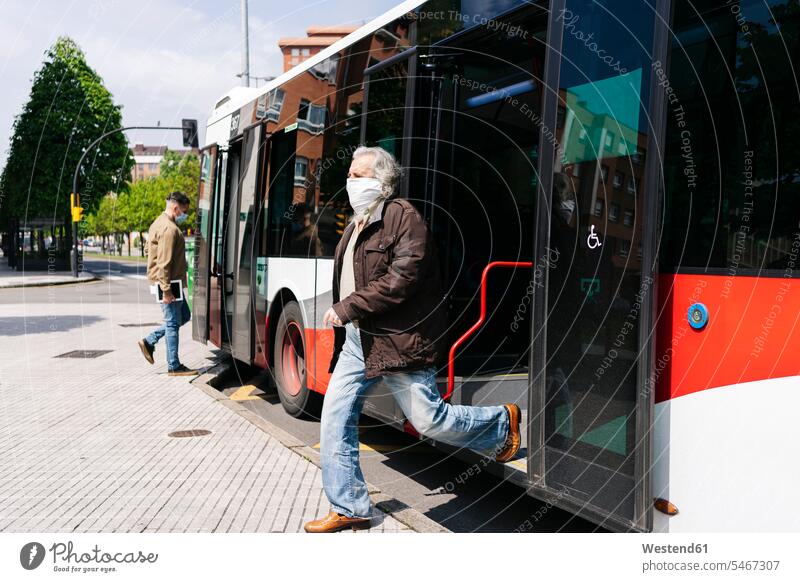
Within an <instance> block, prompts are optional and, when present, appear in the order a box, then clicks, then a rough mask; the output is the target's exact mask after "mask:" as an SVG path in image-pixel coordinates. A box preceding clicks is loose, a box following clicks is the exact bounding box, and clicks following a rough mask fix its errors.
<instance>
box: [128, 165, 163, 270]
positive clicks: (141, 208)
mask: <svg viewBox="0 0 800 582" xmlns="http://www.w3.org/2000/svg"><path fill="white" fill-rule="evenodd" d="M170 191H171V190H169V189H168V184H167V182H166V180H165V179H164V178H163V177H160V176H159V177H157V178H150V179H149V180H139V181H138V182H134V183H133V184H131V185H130V186H129V187H128V190H127V191H126V192H125V193H124V194H122V195H121V196H120V214H121V216H122V217H123V218H122V221H121V222H124V224H125V228H127V229H128V254H130V233H131V232H136V233H138V235H139V247H140V252H141V255H142V256H144V236H143V233H144V232H146V231H147V230H148V229H149V228H150V225H151V224H152V223H153V221H154V220H155V219H156V218H158V215H159V214H161V213H162V212H164V206H165V198H166V194H168V193H169V192H170Z"/></svg>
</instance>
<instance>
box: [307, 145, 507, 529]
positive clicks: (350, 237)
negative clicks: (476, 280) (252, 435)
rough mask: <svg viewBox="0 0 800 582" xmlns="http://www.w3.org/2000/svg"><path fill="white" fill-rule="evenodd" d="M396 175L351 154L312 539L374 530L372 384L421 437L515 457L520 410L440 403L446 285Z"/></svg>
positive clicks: (367, 152) (380, 162)
mask: <svg viewBox="0 0 800 582" xmlns="http://www.w3.org/2000/svg"><path fill="white" fill-rule="evenodd" d="M400 173H401V172H400V168H399V166H398V164H397V162H396V161H395V159H394V157H393V156H392V155H391V154H390V153H389V152H387V151H386V150H383V149H381V148H377V147H373V148H368V147H360V148H358V149H357V150H356V151H355V152H354V153H353V162H352V164H351V166H350V171H349V173H348V180H347V196H348V200H349V201H350V205H351V207H352V208H353V211H354V213H355V214H354V217H353V220H352V222H351V223H350V224H349V225H348V226H347V228H346V229H345V230H344V233H343V234H342V238H341V240H340V241H339V244H338V245H337V247H336V252H335V254H334V261H333V262H334V267H333V293H332V306H331V307H330V309H328V310H327V311H326V312H325V315H324V316H323V323H324V324H325V325H326V326H328V325H332V326H334V336H335V339H334V349H333V357H332V359H331V364H330V368H329V371H330V372H332V376H331V379H330V382H329V383H328V389H327V392H326V393H325V400H324V405H323V409H322V423H321V428H320V454H321V460H322V481H323V486H324V488H325V494H326V495H327V497H328V501H329V502H330V504H331V512H330V513H329V514H328V515H327V516H325V517H324V518H322V519H319V520H315V521H311V522H309V523H307V524H306V525H305V529H306V531H308V532H312V533H326V532H334V531H339V530H342V529H351V528H352V529H363V528H368V527H370V525H371V522H370V515H371V513H372V506H371V503H370V499H369V494H368V493H367V486H366V482H365V480H364V476H363V474H362V473H361V468H360V465H359V460H358V447H359V444H358V418H359V416H360V414H361V406H362V404H363V396H364V393H365V392H366V391H367V389H368V388H369V387H370V386H372V385H373V384H375V383H376V382H377V381H378V380H381V379H382V380H383V382H384V384H385V385H386V386H387V387H388V388H389V389H390V391H391V392H392V395H393V396H394V398H395V400H397V403H398V404H399V405H400V408H401V409H402V410H403V413H404V415H405V417H406V418H407V419H408V420H409V421H410V422H411V424H412V425H413V426H414V428H415V429H416V430H417V431H419V432H420V433H421V434H423V435H425V436H427V437H430V438H433V439H436V440H438V441H441V442H444V443H447V444H450V445H454V446H458V447H465V448H469V449H473V450H476V451H480V452H483V453H484V454H487V455H490V456H492V457H494V458H495V459H496V460H497V461H499V462H507V461H510V460H511V459H513V458H514V455H515V454H516V453H517V451H518V449H519V444H520V433H519V421H520V409H519V407H518V406H517V405H515V404H506V405H503V406H483V407H480V406H458V407H453V406H451V405H450V404H448V403H446V402H444V401H443V400H442V398H441V396H440V394H439V390H438V387H437V386H436V369H437V368H436V366H437V362H438V360H439V356H440V354H441V353H442V351H443V350H442V348H443V346H441V345H440V344H441V340H442V339H443V338H444V335H445V330H446V328H447V314H446V310H445V309H444V307H443V305H442V297H443V293H444V292H443V286H442V282H441V278H440V273H439V265H438V261H437V258H436V255H435V245H434V243H433V239H432V236H431V233H430V231H429V230H428V228H427V225H426V224H425V221H424V219H423V218H422V216H421V215H420V214H419V212H418V211H417V210H416V208H415V207H414V206H413V205H412V204H411V203H410V202H409V201H408V200H405V199H402V198H398V197H397V196H396V187H397V183H398V180H399V178H400ZM411 195H412V196H413V193H412V194H411Z"/></svg>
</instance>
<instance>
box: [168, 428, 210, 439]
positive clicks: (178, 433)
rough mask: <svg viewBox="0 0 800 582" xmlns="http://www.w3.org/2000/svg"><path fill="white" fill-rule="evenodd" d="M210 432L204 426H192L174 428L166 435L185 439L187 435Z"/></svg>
mask: <svg viewBox="0 0 800 582" xmlns="http://www.w3.org/2000/svg"><path fill="white" fill-rule="evenodd" d="M209 434H211V431H210V430H206V429H204V428H193V429H191V430H176V431H174V432H171V433H169V434H168V435H167V436H168V437H172V438H174V439H185V438H187V437H199V436H206V435H209Z"/></svg>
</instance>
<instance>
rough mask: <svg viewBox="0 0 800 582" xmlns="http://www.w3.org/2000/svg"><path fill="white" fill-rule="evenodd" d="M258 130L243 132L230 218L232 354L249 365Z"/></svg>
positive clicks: (250, 356)
mask: <svg viewBox="0 0 800 582" xmlns="http://www.w3.org/2000/svg"><path fill="white" fill-rule="evenodd" d="M261 129H262V127H261V125H256V126H254V127H252V128H251V129H248V130H246V131H245V132H244V139H243V141H242V162H241V171H240V174H241V180H240V182H239V188H238V196H237V198H238V204H237V212H236V214H235V215H234V216H233V220H234V221H235V222H236V238H235V241H236V244H235V246H234V249H235V251H236V252H235V255H234V261H236V262H235V263H234V264H232V265H231V271H232V272H233V273H234V274H235V276H234V280H233V287H234V301H233V303H234V309H233V315H232V325H233V334H232V342H231V352H232V353H233V357H235V358H236V359H238V360H241V361H242V362H248V363H249V362H251V361H252V359H253V348H254V345H253V333H252V330H253V319H254V318H253V315H254V312H253V297H254V295H255V289H254V286H253V281H254V275H255V273H254V269H255V265H254V264H253V259H254V255H255V251H256V249H255V229H254V224H255V215H256V203H257V200H258V196H257V190H258V178H259V163H258V162H259V159H260V155H259V152H260V147H261V145H262V141H261Z"/></svg>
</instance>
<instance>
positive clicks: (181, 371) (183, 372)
mask: <svg viewBox="0 0 800 582" xmlns="http://www.w3.org/2000/svg"><path fill="white" fill-rule="evenodd" d="M198 373H199V372H198V371H197V370H192V369H190V368H187V367H186V366H184V365H183V364H181V365H180V366H178V367H177V368H175V369H174V370H169V371H168V372H167V376H197V374H198Z"/></svg>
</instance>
